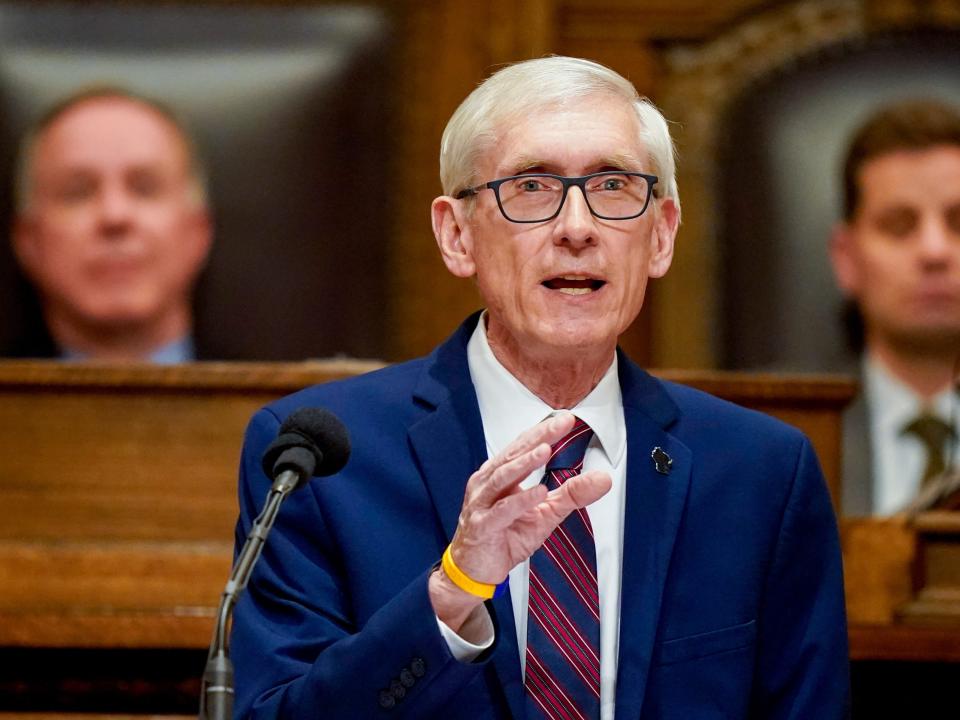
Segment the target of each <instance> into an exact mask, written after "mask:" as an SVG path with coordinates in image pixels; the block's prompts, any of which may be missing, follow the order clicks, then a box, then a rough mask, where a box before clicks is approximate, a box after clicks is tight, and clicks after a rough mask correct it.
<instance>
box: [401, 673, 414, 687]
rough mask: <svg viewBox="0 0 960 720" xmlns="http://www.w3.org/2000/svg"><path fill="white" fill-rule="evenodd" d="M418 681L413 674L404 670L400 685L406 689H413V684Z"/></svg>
mask: <svg viewBox="0 0 960 720" xmlns="http://www.w3.org/2000/svg"><path fill="white" fill-rule="evenodd" d="M416 681H417V679H416V678H415V677H414V676H413V673H412V672H410V671H409V670H407V669H406V668H404V669H403V670H401V671H400V684H401V685H403V686H404V687H405V688H409V687H413V684H414V683H415V682H416Z"/></svg>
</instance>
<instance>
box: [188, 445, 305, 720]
mask: <svg viewBox="0 0 960 720" xmlns="http://www.w3.org/2000/svg"><path fill="white" fill-rule="evenodd" d="M297 450H302V449H301V448H293V449H291V450H287V451H286V452H285V453H284V454H283V455H281V457H280V459H279V460H277V465H280V464H281V463H283V464H285V465H287V466H289V465H293V466H294V467H296V468H297V470H299V471H301V472H303V475H302V476H301V475H300V473H299V472H297V471H294V470H284V471H282V472H281V473H280V474H279V475H277V478H276V480H274V481H273V487H271V488H270V494H269V495H268V496H267V503H266V505H265V506H264V508H263V510H262V511H261V513H260V515H259V516H257V519H256V520H254V522H253V527H251V528H250V532H249V533H247V539H246V541H245V542H244V544H243V549H242V550H241V551H240V554H239V555H238V556H237V560H236V562H235V563H234V564H233V569H232V570H231V571H230V579H229V580H227V585H226V587H225V588H224V590H223V594H222V595H221V596H220V607H219V609H218V610H217V624H216V626H215V627H214V628H213V639H212V640H211V641H210V652H209V654H208V655H207V664H206V667H205V668H204V671H203V681H202V684H201V689H200V714H199V720H232V718H233V663H232V662H231V661H230V647H229V643H228V636H227V626H228V625H229V623H230V617H231V616H232V614H233V608H234V605H236V603H237V598H239V597H240V593H242V592H243V590H244V588H246V586H247V581H249V580H250V575H251V574H252V572H253V568H254V565H256V563H257V560H258V559H259V558H260V553H261V552H262V551H263V545H264V543H265V542H266V540H267V535H268V534H269V532H270V529H271V528H272V527H273V523H274V521H275V520H276V519H277V513H278V512H279V510H280V504H281V503H282V502H283V501H284V500H285V499H286V497H287V495H289V494H290V493H291V492H292V491H293V490H295V489H296V488H297V486H298V485H299V484H300V481H301V477H304V478H306V477H310V476H311V475H312V474H313V466H314V462H313V456H310V459H309V471H307V468H305V467H303V465H302V463H301V462H293V463H284V460H285V457H284V456H285V455H286V454H287V453H289V452H296V451H297ZM298 460H301V458H298Z"/></svg>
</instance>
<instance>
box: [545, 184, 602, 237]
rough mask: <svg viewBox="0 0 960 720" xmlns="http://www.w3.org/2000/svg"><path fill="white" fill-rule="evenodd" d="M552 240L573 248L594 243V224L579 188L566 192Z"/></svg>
mask: <svg viewBox="0 0 960 720" xmlns="http://www.w3.org/2000/svg"><path fill="white" fill-rule="evenodd" d="M554 239H555V242H557V243H568V244H570V245H571V246H573V247H583V246H586V245H593V244H594V243H595V242H596V223H595V222H594V217H593V214H592V213H591V212H590V206H589V205H587V198H586V196H585V195H584V194H583V190H581V189H580V188H579V187H571V188H570V189H569V190H567V199H566V200H565V201H564V203H563V207H562V208H560V214H559V215H558V216H557V220H556V228H555V237H554Z"/></svg>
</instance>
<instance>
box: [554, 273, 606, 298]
mask: <svg viewBox="0 0 960 720" xmlns="http://www.w3.org/2000/svg"><path fill="white" fill-rule="evenodd" d="M541 285H543V286H544V287H545V288H549V289H550V290H559V291H560V292H562V293H566V294H567V295H585V294H587V293H591V292H593V291H594V290H599V289H600V288H602V287H603V286H604V285H606V282H605V281H603V280H597V279H596V278H588V277H584V276H583V275H561V276H560V277H555V278H550V279H549V280H544V281H543V282H542V283H541Z"/></svg>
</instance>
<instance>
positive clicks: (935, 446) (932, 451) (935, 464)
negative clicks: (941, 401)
mask: <svg viewBox="0 0 960 720" xmlns="http://www.w3.org/2000/svg"><path fill="white" fill-rule="evenodd" d="M903 433H904V434H906V435H915V436H916V437H917V438H919V439H920V442H921V443H923V449H924V452H925V453H926V456H927V462H926V466H925V467H924V469H923V475H921V476H920V484H921V486H923V485H926V484H927V483H929V482H930V481H931V480H933V478H935V477H937V476H939V475H941V474H942V473H943V472H944V471H945V470H946V469H947V458H946V452H945V446H946V444H947V442H948V441H949V440H951V439H952V438H953V436H954V435H955V433H954V430H953V427H952V426H951V425H950V424H949V423H947V422H944V421H943V420H941V419H940V418H938V417H937V416H936V415H934V414H932V413H929V412H923V413H921V414H920V415H919V416H918V417H916V418H915V419H914V420H911V421H910V422H909V423H907V425H906V426H905V427H904V428H903Z"/></svg>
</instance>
